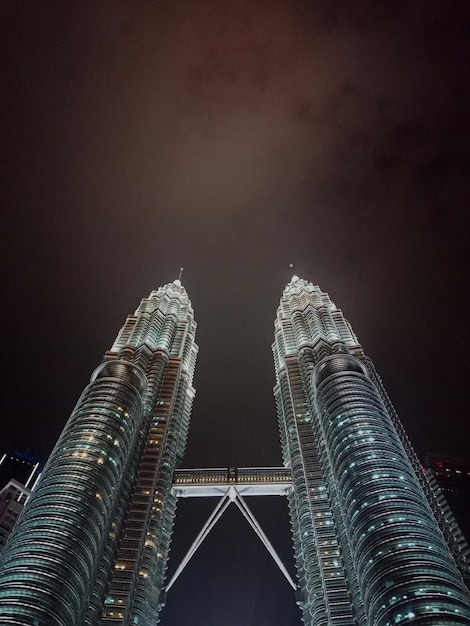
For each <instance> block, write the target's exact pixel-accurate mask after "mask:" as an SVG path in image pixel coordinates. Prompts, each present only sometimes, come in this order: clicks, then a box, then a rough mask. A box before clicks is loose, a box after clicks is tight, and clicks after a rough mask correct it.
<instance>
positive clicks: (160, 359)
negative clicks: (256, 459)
mask: <svg viewBox="0 0 470 626" xmlns="http://www.w3.org/2000/svg"><path fill="white" fill-rule="evenodd" d="M195 330H196V324H195V322H194V316H193V311H192V308H191V304H190V302H189V299H188V296H187V293H186V291H185V289H184V288H183V287H182V285H181V282H180V280H175V281H174V282H173V283H170V284H167V285H165V286H164V287H161V288H160V289H158V290H157V291H153V292H152V293H151V294H150V296H149V297H148V298H146V299H144V300H142V302H141V304H140V306H139V307H138V309H137V311H136V312H135V314H134V315H131V316H129V317H128V318H127V320H126V322H125V324H124V326H123V328H122V329H121V331H120V332H119V334H118V336H117V338H116V340H115V342H114V344H113V346H112V347H111V349H110V351H109V352H107V353H106V354H105V355H104V361H103V363H102V364H101V365H100V366H99V367H98V368H97V369H96V370H95V372H94V373H93V375H92V377H91V382H90V384H89V385H88V386H87V387H86V388H85V390H84V392H83V393H82V395H81V397H80V399H79V401H78V403H77V405H76V407H75V409H74V411H73V412H72V415H71V417H70V419H69V421H68V422H67V425H66V426H65V429H64V431H63V433H62V435H61V436H60V438H59V441H58V443H57V445H56V447H55V448H54V450H53V452H52V454H51V457H50V459H49V461H48V463H47V466H46V468H45V469H44V472H43V474H42V477H41V479H40V480H39V482H38V485H37V487H36V489H35V490H34V491H33V494H32V495H31V497H30V499H29V502H28V504H27V506H26V507H25V509H24V512H23V514H22V515H21V517H20V520H19V522H18V523H17V525H16V526H15V528H14V530H13V532H12V534H11V537H10V539H9V541H8V543H7V545H6V547H5V549H4V552H3V554H2V558H1V561H0V623H1V624H14V625H18V626H19V625H22V626H24V625H26V624H28V625H35V626H97V625H106V626H109V625H111V626H118V625H120V626H130V625H132V624H138V625H139V626H142V625H145V626H151V625H154V624H156V623H157V622H158V621H159V611H160V609H161V607H162V606H163V604H164V601H165V581H164V579H165V568H166V562H167V558H168V549H169V542H170V536H171V531H172V526H173V520H174V514H175V509H176V503H177V499H178V497H181V496H184V497H187V496H191V495H192V496H198V497H201V496H213V497H218V498H219V501H218V504H217V506H216V509H215V510H214V513H213V514H212V515H211V517H210V518H209V520H208V521H207V523H206V524H205V526H204V527H203V529H202V530H201V533H200V534H199V535H198V537H197V539H196V541H195V543H194V544H193V546H191V548H190V550H189V552H188V555H187V557H185V559H184V560H183V561H184V562H183V563H182V565H181V567H180V568H178V570H177V572H176V574H178V572H179V571H180V570H181V568H182V567H184V565H185V563H187V561H188V560H189V558H191V555H192V554H193V553H194V551H195V550H196V549H197V548H198V546H199V545H200V543H201V542H202V541H203V539H204V537H205V536H206V535H207V533H208V532H210V529H211V528H212V527H213V525H214V524H215V523H216V521H217V519H219V518H220V516H221V515H222V514H223V512H224V510H225V509H226V508H227V507H228V506H229V505H230V504H232V503H233V504H235V505H236V506H237V507H238V508H239V509H240V511H241V513H242V514H243V515H244V517H245V518H246V519H247V520H248V521H249V522H250V525H251V526H252V528H253V530H254V531H255V532H256V533H257V534H258V536H259V537H260V539H261V540H262V541H263V543H264V545H265V546H266V548H267V549H268V550H269V551H270V553H271V555H272V556H273V558H274V559H275V560H276V562H277V563H278V565H279V567H280V568H281V569H283V566H282V563H280V561H279V559H278V558H277V555H276V554H275V551H274V549H272V546H270V543H269V540H268V539H267V537H266V536H265V535H264V534H263V532H262V529H261V528H260V527H259V525H258V524H257V522H256V519H255V518H254V516H253V515H252V513H251V511H250V509H249V507H248V505H247V503H246V497H247V496H250V495H259V494H263V495H285V496H287V498H288V502H289V507H290V513H291V520H292V528H293V542H294V552H295V559H296V565H297V573H298V585H296V583H294V582H293V581H292V580H291V579H290V577H289V575H288V573H287V572H286V571H284V574H285V575H286V578H287V579H288V580H289V582H290V583H291V584H292V586H293V587H297V590H296V592H297V593H296V599H297V603H298V604H299V605H300V608H301V611H302V619H303V621H304V623H305V624H306V625H307V626H352V625H356V626H392V625H394V624H408V623H410V622H411V623H416V624H420V625H426V626H430V625H437V624H439V625H446V624H447V625H451V624H452V625H457V624H461V625H464V624H467V625H470V596H469V592H468V589H467V587H466V585H465V583H464V578H465V577H468V561H467V558H468V550H467V547H466V543H465V541H464V539H463V537H462V534H461V533H460V531H459V530H456V529H455V528H453V527H451V524H450V521H449V517H448V516H446V515H445V514H442V511H441V505H440V502H439V501H438V498H437V497H436V491H435V489H434V488H433V486H432V485H431V484H430V483H429V481H428V480H427V477H426V474H424V473H423V471H422V467H421V465H420V463H419V461H418V459H417V458H416V455H415V454H414V452H413V449H412V447H411V445H410V443H409V441H408V439H407V437H406V434H405V432H404V430H403V428H402V426H401V424H400V422H399V420H398V418H397V416H396V414H395V412H394V410H393V407H392V405H391V404H390V401H389V399H388V397H387V395H386V393H385V390H384V388H383V385H382V383H381V381H380V379H379V377H378V375H377V374H376V372H375V369H374V367H373V364H372V362H371V361H370V360H369V359H368V358H367V356H366V355H365V353H364V351H363V349H362V347H361V345H360V344H359V343H358V340H357V338H356V336H355V335H354V332H353V331H352V329H351V327H350V325H349V324H348V322H347V321H346V320H345V319H344V317H343V315H342V313H341V311H340V310H339V309H337V308H336V306H335V305H334V304H333V303H332V302H331V300H330V298H329V296H328V295H327V294H326V293H323V292H322V291H321V290H320V288H319V287H317V286H314V285H313V284H311V283H309V282H307V281H304V280H302V279H299V278H298V277H297V276H294V277H293V278H292V280H291V281H290V283H289V284H288V285H287V287H286V289H285V290H284V293H283V296H282V298H281V303H280V307H279V309H278V313H277V317H276V321H275V340H274V344H273V354H274V363H275V371H276V385H275V388H274V394H275V398H276V404H277V411H278V419H279V426H280V438H281V446H282V452H283V457H284V465H285V467H284V468H240V469H236V468H225V469H217V468H213V469H198V470H178V471H176V468H178V467H179V465H180V464H181V461H182V458H183V452H184V448H185V443H186V437H187V432H188V425H189V417H190V410H191V405H192V401H193V397H194V389H193V387H192V377H193V372H194V367H195V361H196V355H197V346H196V344H195ZM444 537H445V539H444ZM284 570H285V568H284ZM172 582H173V581H170V582H169V583H168V584H167V585H166V590H168V589H169V588H170V586H171V584H172Z"/></svg>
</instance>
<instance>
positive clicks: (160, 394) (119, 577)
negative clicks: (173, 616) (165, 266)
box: [0, 281, 197, 626]
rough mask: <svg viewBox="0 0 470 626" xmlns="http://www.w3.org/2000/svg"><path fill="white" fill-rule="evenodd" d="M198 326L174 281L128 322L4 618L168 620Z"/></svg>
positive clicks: (67, 624) (16, 561)
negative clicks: (162, 611) (163, 605)
mask: <svg viewBox="0 0 470 626" xmlns="http://www.w3.org/2000/svg"><path fill="white" fill-rule="evenodd" d="M195 330H196V324H195V322H194V316H193V312H192V308H191V304H190V302H189V299H188V296H187V294H186V291H185V290H184V288H183V287H182V286H181V283H180V282H179V281H174V282H173V283H170V284H168V285H165V286H164V287H162V288H160V289H159V290H158V291H154V292H152V293H151V294H150V296H149V298H146V299H144V300H143V301H142V302H141V304H140V306H139V308H138V309H137V311H136V312H135V314H134V315H131V316H129V317H128V318H127V320H126V323H125V325H124V326H123V328H122V329H121V331H120V333H119V334H118V337H117V339H116V341H115V343H114V345H113V346H112V348H111V350H110V351H109V352H107V353H106V354H105V359H104V363H102V364H101V365H100V366H99V367H98V368H97V370H96V371H95V373H94V374H93V376H92V379H91V382H90V384H89V385H88V386H87V387H86V389H85V390H84V392H83V394H82V396H81V398H80V399H79V401H78V403H77V406H76V407H75V410H74V411H73V413H72V415H71V417H70V419H69V421H68V423H67V425H66V427H65V429H64V431H63V433H62V435H61V436H60V438H59V441H58V442H57V444H56V446H55V448H54V450H53V452H52V454H51V457H50V459H49V461H48V463H47V465H46V467H45V469H44V471H43V473H42V476H41V478H40V480H39V482H38V484H37V487H36V488H35V490H34V492H33V494H32V496H31V498H30V500H29V502H28V504H27V506H26V507H25V509H24V512H23V514H22V516H21V518H20V520H19V522H18V523H17V524H16V526H15V528H14V530H13V532H12V534H11V536H10V539H9V540H8V542H7V545H6V546H5V549H4V551H3V554H2V559H1V562H0V622H1V623H2V624H17V625H20V624H21V625H26V624H28V625H33V626H75V625H77V626H78V625H82V624H84V625H85V624H86V625H87V626H95V625H98V624H113V625H117V624H140V625H142V624H143V625H146V624H148V625H150V624H155V623H156V622H157V621H158V610H159V595H160V592H161V589H162V586H163V577H164V571H165V567H166V560H167V555H168V546H169V539H170V533H171V529H172V524H173V518H174V512H175V502H176V498H175V497H174V496H172V495H171V493H170V492H171V478H172V474H173V471H174V468H175V467H176V466H177V465H178V464H179V463H180V461H181V458H182V455H183V450H184V447H185V443H186V435H187V430H188V424H189V415H190V408H191V404H192V400H193V397H194V389H193V387H192V376H193V372H194V366H195V360H196V354H197V346H196V344H195V341H194V339H195Z"/></svg>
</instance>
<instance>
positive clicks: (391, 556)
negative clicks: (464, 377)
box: [273, 277, 470, 626]
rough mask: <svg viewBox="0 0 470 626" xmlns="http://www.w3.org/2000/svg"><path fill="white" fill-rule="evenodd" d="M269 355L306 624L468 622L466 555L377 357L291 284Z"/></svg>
mask: <svg viewBox="0 0 470 626" xmlns="http://www.w3.org/2000/svg"><path fill="white" fill-rule="evenodd" d="M273 353H274V361H275V369H276V378H277V382H276V386H275V389H274V394H275V398H276V403H277V409H278V417H279V426H280V432H281V443H282V449H283V456H284V461H285V464H286V466H288V467H289V468H290V469H291V471H292V478H293V485H294V489H293V491H292V492H291V493H290V495H289V501H290V510H291V519H292V526H293V538H294V549H295V556H296V562H297V569H298V578H299V587H300V589H299V596H300V597H299V604H300V605H301V608H302V612H303V620H304V623H305V624H307V625H308V626H351V625H354V624H355V625H358V626H392V625H394V624H407V623H410V622H412V623H419V624H426V626H428V625H431V624H432V625H437V624H439V625H443V624H449V625H450V624H470V596H469V592H468V589H467V588H466V586H465V584H464V582H463V578H462V574H463V573H465V569H466V568H467V569H468V564H466V563H465V562H460V563H457V562H456V558H454V557H455V554H452V553H451V552H455V553H456V552H458V546H456V545H454V544H453V543H452V542H451V544H452V545H451V546H450V548H451V549H449V546H448V544H447V543H446V541H445V540H444V536H443V532H442V528H440V527H439V523H438V522H439V521H440V522H441V523H442V524H445V519H441V520H438V519H436V515H435V514H434V513H435V512H434V511H433V505H435V504H436V503H435V502H434V501H433V495H432V490H430V489H429V485H427V483H426V478H425V476H424V475H423V474H422V469H421V466H420V464H419V462H418V460H417V458H416V455H415V454H414V452H413V450H412V447H411V445H410V443H409V441H408V440H407V438H406V435H405V433H404V431H403V428H402V426H401V424H400V422H399V420H398V418H397V416H396V414H395V413H394V411H393V408H392V406H391V404H390V401H389V400H388V398H387V395H386V393H385V390H384V389H383V385H382V383H381V381H380V379H379V377H378V376H377V374H376V372H375V370H374V367H373V365H372V363H371V361H370V359H368V358H367V357H366V355H365V354H364V351H363V349H362V347H361V345H360V344H359V342H358V340H357V338H356V336H355V334H354V332H353V331H352V328H351V326H350V325H349V323H348V322H347V321H346V320H345V318H344V317H343V314H342V312H341V311H340V310H339V309H337V308H336V306H335V305H334V303H333V302H332V301H331V300H330V298H329V296H328V294H326V293H324V292H322V291H321V290H320V288H319V287H318V286H314V285H313V284H311V283H309V282H307V281H304V280H301V279H299V278H298V277H293V279H292V280H291V282H290V283H289V284H288V285H287V287H286V289H285V290H284V293H283V296H282V299H281V303H280V307H279V309H278V313H277V318H276V321H275V341H274V344H273ZM457 560H458V559H457ZM458 566H460V570H459V567H458Z"/></svg>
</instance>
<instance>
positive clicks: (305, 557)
mask: <svg viewBox="0 0 470 626" xmlns="http://www.w3.org/2000/svg"><path fill="white" fill-rule="evenodd" d="M328 307H330V308H331V307H332V305H331V303H330V302H329V299H328V296H327V295H326V294H322V293H321V292H320V290H319V289H318V287H315V288H314V287H313V285H311V284H310V283H307V282H305V281H302V280H300V279H298V278H296V277H295V278H294V279H293V281H292V282H291V283H290V285H288V287H287V288H286V290H285V292H284V295H283V297H282V299H281V304H280V307H279V310H278V315H277V319H276V322H275V341H274V344H273V353H274V361H275V369H276V378H277V384H276V387H275V389H274V394H275V397H276V404H277V409H278V416H279V426H280V431H281V442H282V448H283V456H284V462H285V464H286V465H287V466H289V467H291V470H292V477H293V483H294V490H293V492H292V494H291V496H290V511H291V520H292V527H293V539H294V549H295V557H296V562H297V571H298V577H299V586H300V592H301V596H302V601H301V608H302V612H303V621H304V623H305V624H307V625H308V626H320V625H325V626H326V625H328V626H339V625H341V626H346V625H347V626H351V624H357V623H361V614H362V612H361V603H360V601H359V602H357V603H356V604H357V606H353V604H352V601H351V589H350V587H351V581H349V582H348V580H347V576H346V567H347V557H348V554H345V551H344V550H341V546H340V540H341V536H342V534H344V531H343V528H342V526H341V519H340V517H339V516H338V515H335V512H334V508H335V493H334V485H332V484H331V481H329V476H328V473H327V472H326V471H325V467H324V460H323V459H322V450H321V435H320V433H319V432H318V428H317V425H316V423H315V420H316V415H315V412H314V410H313V403H312V394H311V384H310V379H311V375H312V372H313V368H314V366H315V363H316V362H317V360H318V358H319V357H318V353H319V354H320V355H322V356H324V355H328V354H331V351H332V347H331V345H330V342H329V339H331V328H325V324H324V321H323V320H324V319H325V316H326V310H327V309H328ZM322 318H323V319H322ZM327 333H330V337H327ZM348 341H349V343H350V344H351V345H353V344H354V345H356V344H357V342H355V338H354V337H353V336H352V335H351V334H350V335H348ZM342 345H343V344H342V342H339V343H338V346H340V347H339V348H338V349H344V350H345V349H346V348H344V347H343V348H341V346H342ZM313 346H315V348H316V352H315V351H314V349H313ZM353 583H354V581H352V584H353ZM352 591H353V592H354V591H355V589H353V590H352Z"/></svg>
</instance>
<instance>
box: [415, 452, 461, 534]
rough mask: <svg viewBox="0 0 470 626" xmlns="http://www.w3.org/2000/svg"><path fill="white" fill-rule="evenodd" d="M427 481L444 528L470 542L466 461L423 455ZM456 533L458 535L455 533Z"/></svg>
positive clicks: (434, 454) (442, 456) (437, 455)
mask: <svg viewBox="0 0 470 626" xmlns="http://www.w3.org/2000/svg"><path fill="white" fill-rule="evenodd" d="M425 465H426V470H427V478H428V481H429V483H430V484H431V486H432V488H433V490H434V493H435V498H436V500H437V501H438V502H439V507H440V510H441V511H442V513H443V514H445V515H447V517H448V522H449V524H448V526H449V527H450V528H453V527H454V526H455V524H457V526H458V528H459V529H460V530H461V531H462V534H463V536H464V538H465V540H466V542H467V543H468V542H469V541H470V461H468V460H465V459H456V458H454V457H450V456H446V455H443V454H437V453H430V454H427V455H426V459H425ZM456 532H458V531H456Z"/></svg>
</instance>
